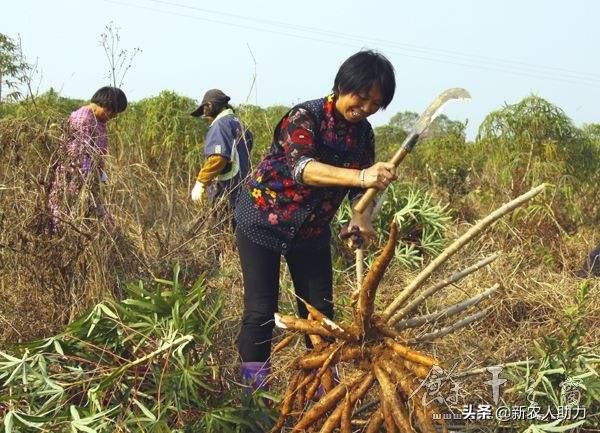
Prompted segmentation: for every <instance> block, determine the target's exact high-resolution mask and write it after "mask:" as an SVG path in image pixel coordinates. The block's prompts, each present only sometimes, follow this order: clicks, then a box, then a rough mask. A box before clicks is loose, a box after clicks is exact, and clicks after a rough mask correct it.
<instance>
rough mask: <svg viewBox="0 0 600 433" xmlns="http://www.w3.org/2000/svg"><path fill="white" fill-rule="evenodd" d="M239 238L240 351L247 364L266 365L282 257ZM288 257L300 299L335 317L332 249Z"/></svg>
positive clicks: (300, 308) (302, 312) (298, 252)
mask: <svg viewBox="0 0 600 433" xmlns="http://www.w3.org/2000/svg"><path fill="white" fill-rule="evenodd" d="M236 236H237V246H238V252H239V255H240V262H241V265H242V273H243V278H244V314H243V316H242V326H241V330H240V335H239V339H238V350H239V353H240V357H241V359H242V361H243V362H252V361H261V362H264V361H266V360H267V359H268V358H269V355H270V353H271V339H272V337H273V328H274V326H275V323H274V319H273V314H274V313H275V312H277V302H278V299H279V270H280V269H279V267H280V266H279V264H280V259H281V255H280V254H279V253H277V252H274V251H272V250H270V249H268V248H265V247H262V246H260V245H258V244H255V243H254V242H252V241H251V240H249V239H248V238H246V237H245V236H244V235H242V234H240V233H239V232H237V233H236ZM284 257H285V260H286V262H287V265H288V268H289V270H290V274H291V276H292V282H293V283H294V289H295V292H296V295H297V296H299V297H300V298H302V299H304V300H306V301H307V302H308V303H309V304H311V305H313V306H314V307H315V308H317V309H318V310H319V311H321V312H322V313H323V314H325V315H327V316H328V317H333V295H332V292H333V289H332V286H333V279H332V270H331V249H330V247H329V246H327V247H326V248H322V249H321V250H310V249H304V250H294V251H290V252H289V253H287V254H286V255H285V256H284ZM297 304H298V312H299V316H300V317H303V318H306V317H307V316H308V312H307V311H306V307H305V306H304V304H303V303H302V301H300V300H298V302H297Z"/></svg>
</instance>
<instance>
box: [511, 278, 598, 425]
mask: <svg viewBox="0 0 600 433" xmlns="http://www.w3.org/2000/svg"><path fill="white" fill-rule="evenodd" d="M589 301H590V285H589V282H588V281H584V282H582V283H581V285H580V286H579V290H578V291H577V295H576V296H575V299H574V302H573V304H572V305H571V306H569V307H568V308H566V309H565V311H564V320H563V322H562V323H561V324H560V329H559V331H558V333H557V334H556V335H546V336H544V337H543V338H542V339H541V341H536V342H535V343H534V352H535V360H534V361H535V362H534V363H532V364H530V365H528V366H526V367H522V366H518V367H511V368H510V369H509V370H508V373H509V375H510V376H511V377H512V379H513V382H514V383H516V385H515V386H514V388H513V390H514V391H516V392H517V393H518V395H519V396H520V397H521V398H522V399H524V400H526V401H527V402H529V404H530V406H533V405H537V406H539V407H541V412H540V413H542V414H544V413H546V411H547V409H548V408H550V410H551V412H552V413H553V414H556V413H557V412H558V411H559V408H561V407H562V408H564V407H567V406H571V407H574V406H581V407H585V408H586V410H587V414H588V417H587V418H586V420H585V421H584V420H578V421H577V422H573V420H569V419H557V420H555V421H554V422H552V423H546V424H534V425H530V426H528V427H527V429H526V430H525V431H526V432H530V433H534V432H536V433H537V432H562V431H570V430H573V429H575V428H576V427H578V426H580V425H582V424H584V422H585V423H587V425H589V426H597V425H598V423H599V422H600V416H599V414H600V412H599V411H600V375H599V373H598V370H597V365H598V364H599V363H600V354H599V353H598V352H597V350H596V349H597V348H592V347H588V346H586V345H584V344H583V339H584V337H585V334H586V327H585V325H584V322H583V318H584V317H585V315H586V310H587V309H588V308H589V307H590V305H589V304H590V303H589ZM532 365H535V366H534V367H533V366H532Z"/></svg>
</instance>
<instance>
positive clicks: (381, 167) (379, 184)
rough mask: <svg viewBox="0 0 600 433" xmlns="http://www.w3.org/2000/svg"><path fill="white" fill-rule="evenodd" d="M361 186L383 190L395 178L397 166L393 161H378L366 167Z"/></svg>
mask: <svg viewBox="0 0 600 433" xmlns="http://www.w3.org/2000/svg"><path fill="white" fill-rule="evenodd" d="M362 176H363V179H361V181H362V182H361V183H362V184H361V186H362V187H364V188H377V189H378V190H380V191H381V190H383V189H385V188H387V186H388V185H389V184H390V183H391V182H392V181H393V180H395V179H397V178H398V176H397V175H396V167H394V164H392V163H391V162H376V163H375V164H373V165H372V166H371V167H369V168H367V169H365V172H364V175H362Z"/></svg>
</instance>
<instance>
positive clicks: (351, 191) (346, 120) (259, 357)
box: [235, 51, 396, 387]
mask: <svg viewBox="0 0 600 433" xmlns="http://www.w3.org/2000/svg"><path fill="white" fill-rule="evenodd" d="M395 87H396V82H395V78H394V68H393V66H392V65H391V63H390V62H389V60H387V59H386V58H385V57H384V56H382V55H381V54H378V53H375V52H373V51H360V52H358V53H356V54H354V55H353V56H351V57H350V58H348V59H347V60H346V61H345V62H344V63H343V64H342V65H341V67H340V69H339V70H338V73H337V75H336V77H335V80H334V83H333V92H332V93H331V94H330V95H328V96H326V97H324V98H319V99H315V100H312V101H307V102H304V103H302V104H299V105H297V106H295V107H293V108H292V109H291V110H290V111H289V112H288V113H287V114H286V115H285V116H284V117H283V118H282V119H281V121H280V122H279V124H278V125H277V127H276V128H275V133H274V137H273V142H272V145H271V149H270V151H269V153H268V155H267V156H266V157H265V158H264V159H263V160H262V162H261V163H260V164H259V165H258V168H257V169H256V171H255V172H254V173H253V174H252V175H251V176H250V178H249V180H248V181H247V182H246V185H245V188H243V189H242V191H240V193H239V197H238V201H237V205H236V213H235V219H236V222H237V229H236V237H237V245H238V251H239V255H240V262H241V266H242V273H243V279H244V313H243V317H242V325H241V330H240V334H239V340H238V349H239V353H240V358H241V361H242V364H241V375H242V379H243V380H244V381H247V382H250V383H251V384H252V385H253V386H254V387H260V385H261V383H264V379H265V376H266V375H267V374H268V372H269V371H270V364H269V356H270V351H271V338H272V332H273V326H274V321H273V314H274V313H275V312H276V311H277V300H278V296H279V263H280V258H281V256H283V257H284V258H285V260H286V262H287V265H288V268H289V270H290V274H291V277H292V280H293V283H294V289H295V291H296V294H297V295H298V296H299V297H300V298H303V299H304V300H306V301H308V302H309V303H310V304H312V305H313V306H314V307H315V308H317V309H319V310H320V311H321V312H322V313H324V314H326V315H327V316H329V317H331V316H332V315H333V299H332V262H331V249H330V240H331V230H330V222H331V220H332V218H333V216H334V215H335V213H336V211H337V209H338V208H339V206H340V204H341V202H342V200H343V199H344V198H345V197H348V198H349V199H350V200H351V201H354V200H357V199H358V198H359V197H360V195H361V194H362V193H363V191H364V189H365V188H370V187H373V188H377V189H383V188H385V187H386V186H387V185H388V184H389V183H390V182H391V181H392V180H393V179H395V177H396V174H395V170H394V166H393V165H392V164H389V163H382V162H380V163H375V142H374V136H373V129H372V128H371V125H370V124H369V122H368V121H367V117H369V116H370V115H372V114H374V113H375V112H377V111H379V110H380V109H383V108H385V107H387V106H388V104H389V103H390V102H391V100H392V98H393V96H394V91H395ZM351 225H352V226H356V227H358V228H359V229H360V231H361V233H363V234H366V235H369V234H372V233H373V227H372V224H371V211H370V210H369V211H366V212H365V213H363V214H355V215H353V218H352V221H351ZM298 310H299V313H300V315H301V316H303V317H306V316H307V311H306V308H305V307H304V305H303V304H302V302H298Z"/></svg>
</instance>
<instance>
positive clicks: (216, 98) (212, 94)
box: [191, 89, 231, 117]
mask: <svg viewBox="0 0 600 433" xmlns="http://www.w3.org/2000/svg"><path fill="white" fill-rule="evenodd" d="M230 99H231V98H230V97H229V96H227V95H226V94H225V93H223V91H221V90H219V89H210V90H208V91H207V92H206V93H205V94H204V98H202V102H201V103H200V105H199V106H198V108H196V109H195V110H194V111H192V113H191V114H192V116H196V117H199V116H202V115H203V114H204V106H205V105H206V104H208V103H209V102H216V103H224V104H226V103H227V102H229V100H230Z"/></svg>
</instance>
